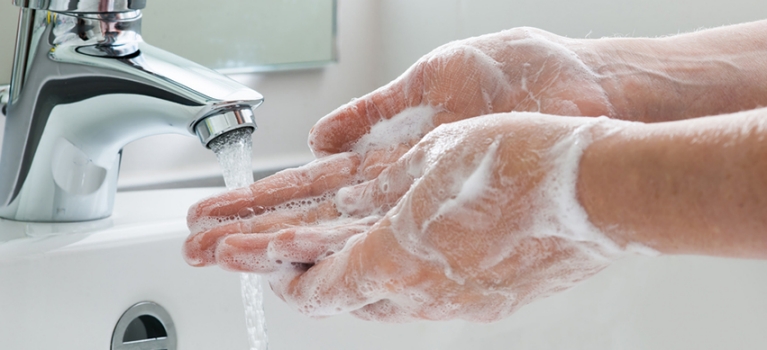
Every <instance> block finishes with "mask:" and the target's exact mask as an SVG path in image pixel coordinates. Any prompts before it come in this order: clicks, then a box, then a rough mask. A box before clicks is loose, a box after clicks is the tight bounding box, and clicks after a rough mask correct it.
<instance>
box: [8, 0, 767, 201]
mask: <svg viewBox="0 0 767 350" xmlns="http://www.w3.org/2000/svg"><path fill="white" fill-rule="evenodd" d="M9 3H10V2H2V3H0V26H2V27H0V28H6V27H7V28H6V31H7V30H11V31H12V30H13V29H12V28H14V27H15V25H10V24H9V23H8V21H15V18H16V14H15V13H16V10H15V9H14V8H13V7H12V6H11V5H10V4H9ZM338 3H339V8H338V11H339V12H338V22H339V24H338V28H339V30H338V48H339V58H340V61H339V62H338V63H336V64H331V65H330V66H328V67H326V68H324V69H317V70H306V71H295V72H282V73H266V74H257V75H241V76H235V79H237V80H239V81H241V82H243V83H245V84H247V85H249V86H251V87H253V88H254V89H256V90H258V91H260V92H261V93H262V94H263V95H264V96H265V97H266V102H265V103H264V105H263V106H262V107H260V108H259V109H258V110H257V114H256V119H257V122H258V124H259V127H260V129H259V130H258V131H257V132H256V133H255V134H254V137H253V141H254V156H253V159H254V166H255V167H256V168H259V169H266V168H280V167H284V166H292V165H296V164H301V163H304V162H307V161H309V160H311V159H312V156H311V154H310V152H309V150H308V148H307V146H306V135H307V133H308V131H309V129H310V128H311V126H312V125H313V124H314V123H315V122H316V120H317V119H319V118H320V117H322V116H323V115H324V114H326V113H328V112H330V111H332V110H333V109H334V108H336V107H338V106H339V105H341V104H343V103H345V102H348V101H349V99H351V98H352V97H357V96H361V95H363V94H365V93H367V92H369V91H371V90H373V89H375V88H376V87H377V86H380V85H382V84H385V83H386V82H388V81H390V80H391V79H393V78H395V77H397V76H398V75H399V74H400V73H401V72H403V71H404V70H405V69H406V68H407V67H408V66H410V65H411V64H412V63H413V62H415V61H416V60H417V59H418V58H419V57H421V56H422V55H423V54H425V53H427V52H429V51H430V50H432V49H433V48H435V47H437V46H439V45H441V44H444V43H446V42H448V41H451V40H455V39H460V38H465V37H469V36H474V35H480V34H484V33H490V32H495V31H499V30H502V29H506V28H512V27H516V26H523V25H524V26H534V27H539V28H542V29H545V30H548V31H551V32H554V33H558V34H561V35H567V36H571V37H586V36H589V37H601V36H612V35H628V36H634V35H635V36H657V35H667V34H674V33H678V32H684V31H690V30H695V29H697V28H702V27H712V26H718V25H724V24H729V23H739V22H745V21H750V20H756V19H760V18H767V5H765V4H764V3H763V1H762V0H733V1H729V2H724V1H711V0H706V1H694V0H679V1H664V0H644V1H640V0H630V1H629V0H623V1H610V0H578V1H566V0H515V1H504V0H418V1H410V0H339V1H338ZM150 6H151V5H150ZM9 10H10V11H11V12H12V13H11V12H9ZM8 28H11V29H8ZM9 40H10V41H12V40H13V35H5V36H3V37H2V38H0V47H5V48H6V49H5V50H2V49H0V51H2V52H0V63H2V64H10V62H4V61H3V60H4V58H3V57H5V56H8V57H10V55H9V53H8V51H7V50H9V49H7V48H10V47H12V46H13V45H12V42H9ZM3 122H4V118H2V117H0V127H2V125H3ZM0 137H1V136H0ZM219 176H220V171H219V169H218V165H217V162H216V160H215V157H214V156H213V154H212V153H211V152H210V151H208V150H205V149H203V148H202V147H200V145H199V142H198V141H197V140H195V139H194V138H192V137H185V136H180V135H162V136H154V137H149V138H146V139H142V140H139V141H136V142H134V143H131V144H130V145H128V146H127V147H125V150H124V158H123V164H122V170H121V177H120V182H119V183H120V186H121V188H136V187H142V186H146V185H148V184H152V183H159V184H160V185H162V184H164V183H169V182H174V181H179V180H184V179H193V178H218V177H219Z"/></svg>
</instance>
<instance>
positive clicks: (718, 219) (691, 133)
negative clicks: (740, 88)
mask: <svg viewBox="0 0 767 350" xmlns="http://www.w3.org/2000/svg"><path fill="white" fill-rule="evenodd" d="M578 197H579V200H580V202H581V204H582V205H583V207H584V209H585V210H586V212H587V213H588V215H589V219H590V220H591V221H592V223H593V224H595V225H596V226H597V227H598V228H600V229H601V230H602V231H604V232H605V233H606V234H608V235H609V236H610V237H611V238H613V239H614V240H615V241H616V242H617V243H618V244H620V245H623V246H625V245H628V244H631V243H638V244H641V245H644V246H647V247H649V248H652V249H655V250H658V251H660V252H662V253H669V254H704V255H715V256H732V257H749V258H762V259H764V258H767V109H759V110H754V111H748V112H741V113H736V114H731V115H725V116H717V117H707V118H700V119H696V120H688V121H679V122H667V123H657V124H634V125H630V126H628V127H627V128H626V129H624V130H623V131H621V132H619V133H617V134H614V135H611V136H607V137H605V138H604V139H601V140H597V141H595V142H594V143H592V144H591V145H590V146H589V147H588V148H587V149H586V150H585V152H584V154H583V157H582V159H581V163H580V169H579V179H578Z"/></svg>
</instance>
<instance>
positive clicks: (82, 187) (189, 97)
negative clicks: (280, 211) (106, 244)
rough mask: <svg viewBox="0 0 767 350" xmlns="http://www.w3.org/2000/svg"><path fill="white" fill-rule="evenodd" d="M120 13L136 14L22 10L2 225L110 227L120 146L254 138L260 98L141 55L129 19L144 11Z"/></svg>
mask: <svg viewBox="0 0 767 350" xmlns="http://www.w3.org/2000/svg"><path fill="white" fill-rule="evenodd" d="M94 2H98V1H94ZM101 2H103V0H102V1H101ZM16 3H17V4H18V3H20V1H16ZM23 3H30V2H23ZM31 3H35V4H37V5H38V6H41V5H40V4H42V3H37V2H31ZM50 3H51V4H58V2H56V1H52V2H50ZM78 3H80V4H83V5H82V7H85V4H87V1H83V0H81V1H79V2H78ZM126 4H131V6H133V7H131V8H127V7H126V8H125V9H123V10H122V11H120V12H102V13H92V12H79V11H75V10H71V11H70V12H67V11H65V10H61V11H62V12H52V11H49V10H51V9H48V10H46V9H40V8H39V7H38V8H31V7H25V8H22V10H21V18H20V26H19V33H18V38H17V49H16V56H15V59H14V71H13V77H12V81H11V87H10V93H9V96H7V97H8V101H7V106H4V107H5V112H6V113H5V114H6V116H7V118H6V126H5V133H4V138H3V147H2V154H1V155H0V217H2V218H6V219H12V220H21V221H45V222H68V221H84V220H94V219H99V218H104V217H107V216H109V215H110V214H111V212H112V204H113V199H114V193H115V191H116V184H117V176H118V171H119V165H120V158H121V152H122V151H121V150H122V148H123V147H124V146H125V145H126V144H128V143H130V142H132V141H134V140H137V139H139V138H143V137H146V136H150V135H156V134H163V133H177V134H186V135H190V136H194V135H195V134H197V136H198V137H199V138H200V140H201V142H202V143H203V145H204V146H207V144H208V143H209V142H210V140H212V139H213V138H215V137H216V136H219V135H221V134H222V133H225V132H228V131H231V130H233V129H237V128H250V129H253V130H255V128H256V125H255V122H254V121H253V109H255V108H256V107H258V106H259V105H260V104H261V103H262V102H263V96H261V94H259V93H258V92H256V91H254V90H252V89H249V88H247V87H245V86H243V85H241V84H239V83H237V82H235V81H233V80H231V79H229V78H227V77H225V76H223V75H221V74H219V73H217V72H215V71H212V70H210V69H208V68H205V67H202V66H200V65H197V64H195V63H193V62H190V61H188V60H186V59H183V58H181V57H178V56H175V55H173V54H171V53H168V52H166V51H163V50H161V49H158V48H155V47H153V46H151V45H149V44H147V43H145V42H144V41H143V40H142V38H141V30H140V28H141V12H140V10H139V9H134V8H135V7H136V6H138V5H137V4H142V5H143V2H141V1H133V2H131V1H128V2H126ZM22 6H23V5H22ZM30 6H31V5H30ZM50 6H53V5H50ZM126 6H127V5H126ZM0 101H2V99H0ZM0 107H2V106H0Z"/></svg>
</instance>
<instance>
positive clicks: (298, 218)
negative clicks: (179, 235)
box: [184, 201, 340, 266]
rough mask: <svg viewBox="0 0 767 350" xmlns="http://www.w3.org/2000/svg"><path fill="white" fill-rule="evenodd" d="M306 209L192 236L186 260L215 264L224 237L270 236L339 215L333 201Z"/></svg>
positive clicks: (272, 214) (186, 243)
mask: <svg viewBox="0 0 767 350" xmlns="http://www.w3.org/2000/svg"><path fill="white" fill-rule="evenodd" d="M307 206H308V208H292V209H284V210H279V211H270V212H267V213H264V214H262V215H258V216H254V217H251V218H248V219H243V220H238V221H234V222H231V223H228V224H222V225H220V226H216V227H213V228H211V229H209V230H207V231H202V232H200V233H193V234H191V235H189V237H187V239H186V242H185V243H184V259H185V260H186V262H187V263H188V264H190V265H192V266H207V265H211V264H214V263H215V255H214V251H215V249H216V245H217V244H218V242H219V240H220V239H221V238H222V237H225V236H228V235H232V234H239V233H247V234H262V233H271V232H276V231H279V230H281V229H284V228H287V227H290V226H294V225H307V224H312V223H316V222H318V221H323V220H331V219H334V218H336V217H338V216H339V215H340V214H339V213H338V210H336V209H335V204H334V203H333V202H332V201H324V202H321V203H319V204H307Z"/></svg>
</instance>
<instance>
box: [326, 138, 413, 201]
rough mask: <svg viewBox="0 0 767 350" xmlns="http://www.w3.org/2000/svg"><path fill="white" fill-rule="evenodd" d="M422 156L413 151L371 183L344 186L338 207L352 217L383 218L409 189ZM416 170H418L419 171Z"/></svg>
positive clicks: (338, 198) (338, 197)
mask: <svg viewBox="0 0 767 350" xmlns="http://www.w3.org/2000/svg"><path fill="white" fill-rule="evenodd" d="M422 156H423V154H422V152H421V151H420V150H413V152H412V153H408V154H406V155H405V156H403V157H401V158H400V159H399V160H398V161H397V162H396V163H394V164H392V165H391V166H390V167H388V168H386V169H385V170H383V171H382V172H381V174H380V175H379V176H378V177H377V178H375V179H373V180H370V181H367V182H363V183H361V184H359V185H355V186H350V187H344V188H341V189H340V190H338V193H337V194H336V207H337V210H338V211H339V212H341V213H344V214H347V215H351V216H366V215H371V214H376V215H383V214H385V213H386V212H387V211H388V210H389V209H391V207H392V206H393V205H394V204H396V203H397V202H398V201H399V199H400V198H402V196H403V195H405V193H407V191H408V190H409V189H410V187H411V186H412V184H413V181H414V180H415V175H416V174H417V171H415V172H414V168H419V167H420V164H418V163H419V162H420V159H421V158H422ZM416 170H417V169H416Z"/></svg>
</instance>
